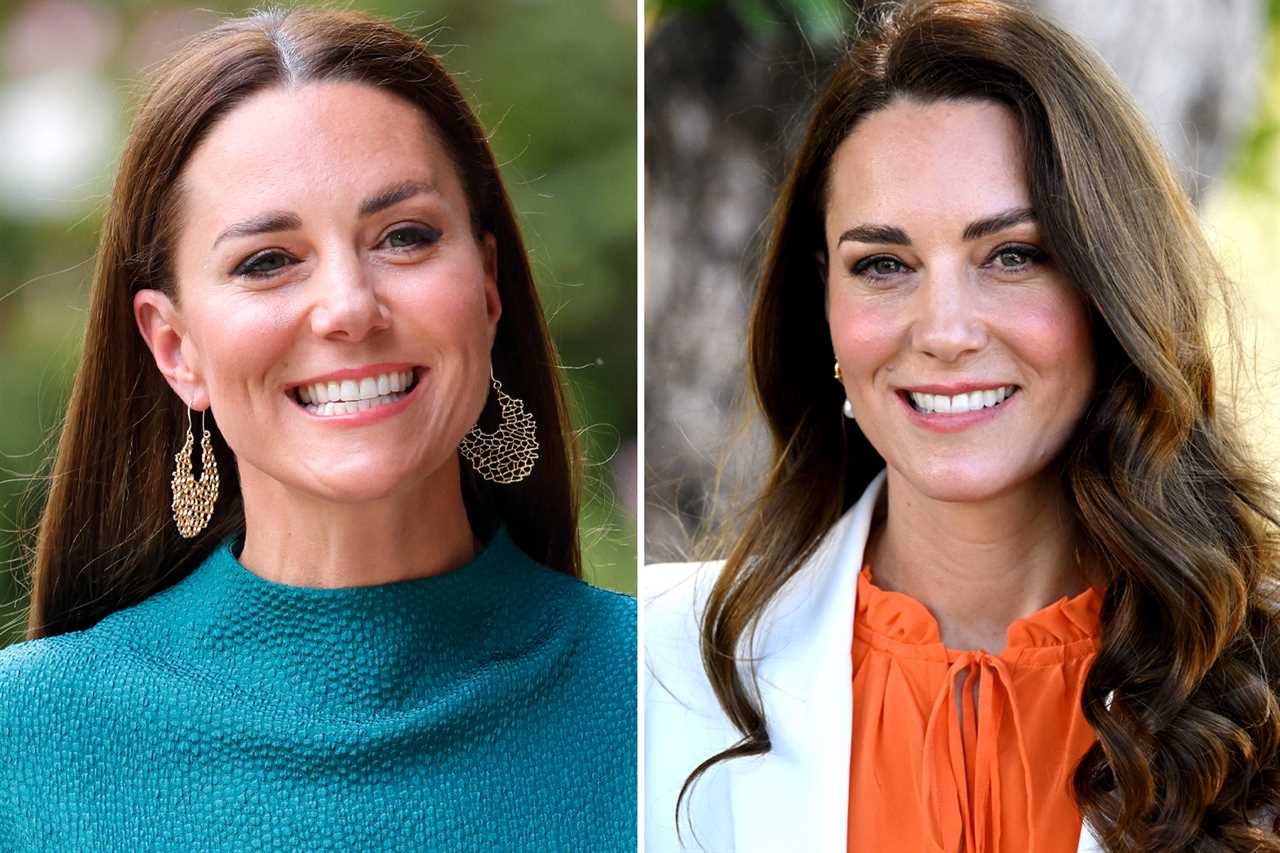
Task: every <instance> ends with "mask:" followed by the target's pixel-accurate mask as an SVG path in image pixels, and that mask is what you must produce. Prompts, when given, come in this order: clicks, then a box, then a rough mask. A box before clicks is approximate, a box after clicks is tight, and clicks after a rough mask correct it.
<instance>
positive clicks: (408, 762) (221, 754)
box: [0, 532, 636, 853]
mask: <svg viewBox="0 0 1280 853" xmlns="http://www.w3.org/2000/svg"><path fill="white" fill-rule="evenodd" d="M233 548H236V549H237V550H238V546H237V545H236V544H234V543H233V542H232V541H230V540H228V542H227V543H224V544H223V545H222V547H220V548H219V549H218V550H217V551H216V552H214V554H213V555H212V556H211V557H210V558H209V559H208V560H206V561H205V562H204V563H203V564H202V565H201V566H200V567H199V568H198V569H196V571H195V572H194V573H193V574H191V575H190V576H189V577H187V578H185V579H184V580H182V581H180V582H179V583H178V584H176V585H175V586H173V587H171V588H170V589H167V590H165V591H163V592H161V593H158V594H156V595H154V596H152V597H150V598H148V599H147V600H146V601H144V602H142V603H141V604H139V605H137V606H135V607H132V608H129V609H127V610H123V611H120V612H118V613H115V614H113V615H111V616H109V617H107V618H106V619H104V620H102V621H101V622H99V623H98V624H97V625H95V626H94V627H92V628H90V629H88V630H85V631H79V632H76V633H73V634H65V635H62V636H58V637H51V638H47V639H41V640H34V641H31V642H26V643H20V644H18V645H15V646H11V647H9V648H8V649H5V650H3V651H2V652H0V751H2V752H3V754H2V755H0V759H2V760H3V764H0V773H2V774H3V780H2V781H3V789H2V790H0V850H13V851H37V850H39V851H63V850H75V851H99V850H109V851H114V850H120V851H147V850H166V851H168V850H173V851H178V850H180V851H186V853H194V851H213V850H218V851H223V850H227V851H240V850H243V851H255V853H259V851H277V850H279V851H283V850H288V851H295V850H302V851H310V850H343V851H366V850H368V851H380V850H397V851H399V850H403V851H409V850H412V851H419V850H442V851H466V850H485V851H490V850H496V851H523V850H529V851H560V850H584V851H586V850H590V851H615V850H616V851H622V850H625V851H634V850H635V849H636V740H635V738H636V682H635V678H636V654H635V652H636V647H635V644H636V624H635V613H636V611H635V601H634V599H632V598H630V597H628V596H623V595H618V594H615V593H611V592H606V591H603V590H598V589H594V588H592V587H590V586H588V585H586V584H584V583H582V582H580V581H576V580H574V579H572V578H569V577H567V576H565V575H562V574H559V573H557V572H553V571H551V570H549V569H547V568H544V567H542V566H540V565H538V564H537V563H535V562H534V561H532V560H531V559H530V558H529V557H527V556H526V555H524V554H523V553H522V552H521V551H520V550H519V549H518V548H517V547H516V546H515V545H514V544H513V543H512V542H511V540H510V538H509V537H508V536H506V534H504V533H502V532H499V533H498V534H497V535H496V536H495V537H494V538H493V540H492V541H491V542H490V544H489V545H488V546H487V547H486V548H485V550H484V551H483V552H482V553H481V554H480V555H479V556H478V557H477V558H476V559H475V560H474V561H473V562H471V563H469V564H467V565H466V566H463V567H461V568H459V569H457V570H455V571H452V572H448V573H446V574H443V575H440V576H437V577H431V578H422V579H416V580H410V581H404V582H400V583H393V584H385V585H381V586H373V587H355V588H344V589H316V588H308V587H296V586H287V585H284V584H277V583H273V582H271V581H267V580H265V579H263V578H261V577H259V576H257V575H255V574H253V573H252V572H250V571H249V570H248V569H246V568H245V567H244V566H243V565H241V564H240V563H239V561H238V560H237V559H236V558H235V556H234V552H233Z"/></svg>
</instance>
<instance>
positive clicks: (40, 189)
mask: <svg viewBox="0 0 1280 853" xmlns="http://www.w3.org/2000/svg"><path fill="white" fill-rule="evenodd" d="M261 5H280V4H266V3H259V4H249V3H239V2H217V0H214V1H213V2H210V0H200V2H199V6H198V7H197V5H196V3H194V2H180V0H170V2H164V0H162V2H153V0H145V2H144V0H115V2H108V0H26V2H18V3H16V4H14V3H8V4H3V5H0V258H3V264H2V265H0V605H3V606H0V626H7V628H6V629H4V630H0V645H3V644H4V643H6V642H10V641H13V640H16V639H18V638H19V630H18V626H19V625H20V623H21V620H22V618H23V613H24V609H25V603H24V602H23V601H22V600H21V598H22V592H23V588H22V586H21V577H22V570H23V569H24V567H25V566H24V563H25V561H26V559H27V557H28V555H27V554H26V553H24V551H23V550H22V547H21V543H23V542H24V541H25V542H26V543H27V544H28V545H29V544H30V540H29V539H24V537H23V535H22V532H23V531H24V530H29V529H30V528H31V526H32V525H33V524H34V523H35V520H36V518H37V513H38V511H39V508H40V504H41V499H42V496H43V490H42V489H41V486H40V481H39V478H38V476H37V475H38V472H40V471H42V470H43V469H44V466H45V465H46V463H47V460H48V457H49V454H50V452H51V451H52V449H53V447H54V443H55V441H56V434H57V429H58V424H59V422H60V419H61V416H62V411H63V407H64V405H65V401H66V396H67V392H68V389H69V383H70V379H71V376H72V374H73V372H74V369H75V365H76V361H77V358H78V346H79V340H80V336H81V333H82V328H83V323H84V319H85V318H84V310H85V309H84V306H85V303H86V297H87V294H88V288H89V284H90V277H91V274H92V269H93V254H94V251H95V246H96V240H97V233H98V227H99V225H100V222H101V218H102V215H103V213H104V211H105V208H106V204H107V198H108V193H109V192H110V187H111V180H112V176H113V170H114V164H115V162H116V159H117V157H118V154H119V151H120V148H121V147H122V145H123V140H124V134H125V132H126V131H127V128H128V124H129V119H130V115H131V111H132V109H133V108H134V107H135V106H136V104H137V102H138V100H139V98H140V97H141V95H142V94H143V93H144V92H145V89H146V81H147V70H148V68H149V67H151V66H152V65H153V64H154V63H156V62H157V61H159V60H161V59H163V58H165V57H166V56H168V55H169V54H170V53H172V51H174V50H175V49H176V48H177V47H178V46H179V45H181V44H182V43H183V42H184V41H185V40H186V39H187V38H188V37H190V36H191V35H193V34H195V33H197V32H199V31H202V30H204V29H207V28H208V27H210V26H212V25H214V24H216V23H217V22H218V20H219V19H220V17H225V16H230V15H237V14H241V13H243V12H245V11H248V10H250V9H252V8H254V7H255V6H261ZM342 8H355V9H360V10H363V11H367V12H371V13H373V14H376V15H380V16H383V17H387V18H391V19H393V20H395V21H396V22H397V23H398V24H399V25H400V26H402V27H403V28H405V29H408V30H410V31H413V32H416V33H418V34H420V35H423V36H426V37H428V39H429V40H430V42H431V43H432V45H433V47H434V49H435V50H436V52H437V54H439V55H440V56H441V58H442V59H443V61H444V63H445V65H446V66H447V67H448V68H449V70H450V71H451V72H452V73H453V74H454V75H455V77H456V79H457V80H458V83H459V85H460V86H461V87H462V89H463V91H464V92H465V93H466V94H467V95H468V97H469V98H470V99H471V103H472V106H473V108H474V109H475V110H476V111H477V113H478V115H479V117H480V121H481V123H482V124H483V125H484V126H485V127H486V128H487V129H488V130H489V131H490V134H491V140H492V143H493V146H494V149H495V152H496V154H497V156H498V159H499V161H500V162H501V163H502V164H503V175H504V177H505V180H506V183H507V186H508V190H509V191H510V192H511V194H512V197H513V198H514V201H515V204H516V208H517V210H518V212H519V215H520V218H521V224H522V226H523V228H524V232H525V238H526V242H527V245H528V246H529V250H530V253H531V255H532V259H533V265H534V272H535V274H536V276H537V278H538V282H539V286H540V289H541V293H542V299H543V304H544V307H545V309H546V311H547V314H548V316H549V318H550V322H551V327H552V331H553V333H554V335H555V338H556V341H557V343H558V345H559V348H560V356H561V361H562V363H563V365H564V369H565V374H564V375H565V377H566V378H567V380H568V382H569V385H570V387H571V394H572V397H573V400H574V403H575V415H576V421H575V422H576V425H577V426H578V427H580V429H581V436H582V440H583V444H584V447H585V449H586V451H587V456H588V467H587V479H588V482H587V500H586V505H585V510H584V513H583V518H582V533H583V542H584V546H585V562H586V566H587V573H588V577H589V579H590V580H592V581H593V582H594V583H597V584H599V585H602V586H607V587H611V588H614V589H618V590H622V591H627V592H634V590H635V567H636V535H635V510H636V505H635V504H636V488H637V485H636V468H637V464H636V443H635V435H636V304H637V302H636V300H637V294H636V229H637V223H636V173H637V166H636V157H637V142H636V136H637V129H636V63H635V44H636V42H635V39H636V9H635V6H634V2H633V0H591V2H587V3H578V2H575V3H565V2H557V0H504V2H495V0H490V2H485V3H474V2H467V1H466V0H439V2H433V3H431V4H429V5H428V6H427V7H426V8H425V9H424V7H423V5H422V4H420V3H416V2H409V0H357V2H346V3H344V4H343V6H342ZM174 450H175V452H176V450H177V448H174Z"/></svg>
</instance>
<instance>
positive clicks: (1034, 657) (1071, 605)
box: [854, 565, 1103, 662]
mask: <svg viewBox="0 0 1280 853" xmlns="http://www.w3.org/2000/svg"><path fill="white" fill-rule="evenodd" d="M1102 598H1103V590H1102V589H1101V588H1100V587H1096V586H1091V587H1087V588H1086V589H1085V590H1084V591H1083V592H1080V593H1078V594H1076V595H1074V596H1070V597H1068V596H1065V595H1064V596H1061V597H1060V598H1058V600H1056V601H1053V602H1051V603H1049V604H1047V605H1045V606H1044V607H1042V608H1040V609H1039V610H1037V611H1036V612H1034V613H1031V614H1029V615H1027V616H1024V617H1022V618H1020V619H1015V620H1014V621H1013V622H1011V623H1009V627H1008V629H1007V630H1006V632H1005V636H1006V643H1005V648H1004V650H1003V651H1002V652H1001V653H1000V654H999V655H995V657H1001V658H1004V659H1006V660H1007V661H1009V662H1014V661H1018V660H1022V661H1040V660H1042V659H1045V658H1046V656H1048V659H1053V660H1060V659H1062V656H1063V655H1073V654H1076V655H1087V654H1092V653H1094V647H1095V646H1096V644H1097V641H1098V636H1099V633H1100V621H1099V619H1100V613H1101V609H1102ZM854 619H855V623H856V625H857V627H858V628H861V629H863V630H864V631H869V632H870V633H871V634H874V635H876V636H878V637H879V638H881V639H882V640H884V641H888V642H890V643H892V644H894V645H895V646H898V647H899V650H905V647H911V646H915V647H917V648H918V650H919V651H920V653H922V654H924V655H926V656H929V657H935V656H938V655H939V654H941V655H942V656H943V657H944V659H949V660H954V659H955V658H957V657H959V656H961V655H963V654H965V653H966V652H968V651H971V650H967V649H952V648H950V647H947V646H944V645H943V643H942V631H941V628H940V627H939V626H938V621H937V619H935V618H934V616H933V614H932V613H930V612H929V609H928V608H927V607H925V606H924V604H922V603H921V602H920V601H918V600H917V599H915V598H914V597H912V596H910V595H907V594H906V593H903V592H894V591H890V590H885V589H881V588H880V587H878V586H876V584H875V581H874V579H873V575H872V572H871V566H870V565H864V566H863V567H862V571H861V572H859V574H858V599H857V608H856V613H855V616H854Z"/></svg>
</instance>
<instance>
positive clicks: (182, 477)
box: [173, 408, 218, 539]
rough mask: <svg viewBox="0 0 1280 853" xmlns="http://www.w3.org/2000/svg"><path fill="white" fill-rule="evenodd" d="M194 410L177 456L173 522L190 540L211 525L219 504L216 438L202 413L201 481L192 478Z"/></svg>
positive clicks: (182, 534)
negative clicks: (216, 505)
mask: <svg viewBox="0 0 1280 853" xmlns="http://www.w3.org/2000/svg"><path fill="white" fill-rule="evenodd" d="M191 428H192V424H191V409H190V408H188V409H187V440H186V441H185V442H183V444H182V449H181V450H179V451H178V452H177V453H175V454H174V456H173V461H174V462H176V463H177V467H175V468H174V470H173V520H174V522H175V523H177V525H178V533H179V535H181V536H182V538H183V539H190V538H191V537H193V536H195V535H196V534H197V533H199V532H200V531H201V530H204V528H205V525H207V524H208V523H209V519H210V518H211V517H212V516H213V505H214V504H215V503H217V501H218V460H217V459H215V458H214V456H213V437H212V436H210V435H209V430H207V429H205V426H204V412H201V413H200V431H201V432H202V433H203V436H202V437H201V439H200V479H199V480H197V479H196V478H195V477H193V476H192V475H191V451H192V448H193V447H194V445H195V437H194V436H193V435H192V432H191Z"/></svg>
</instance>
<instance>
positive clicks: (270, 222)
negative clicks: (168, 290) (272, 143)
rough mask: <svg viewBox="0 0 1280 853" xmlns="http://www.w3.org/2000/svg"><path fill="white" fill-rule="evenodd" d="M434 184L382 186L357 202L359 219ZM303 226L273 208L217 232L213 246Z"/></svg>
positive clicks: (294, 217) (293, 215)
mask: <svg viewBox="0 0 1280 853" xmlns="http://www.w3.org/2000/svg"><path fill="white" fill-rule="evenodd" d="M435 192H436V188H435V187H434V186H433V185H432V184H430V183H427V182H426V181H401V182H399V183H396V184H391V185H390V186H388V187H384V188H383V189H381V190H378V192H376V193H374V194H373V195H371V196H369V197H368V198H366V199H365V200H364V201H362V202H360V208H359V210H358V211H357V212H358V215H359V216H360V218H361V219H364V218H365V217H367V216H373V215H374V214H375V213H381V212H382V211H384V210H386V209H387V208H389V207H393V206H394V205H397V204H399V203H400V202H402V201H405V200H406V199H410V198H413V197H414V196H418V195H434V194H435ZM301 227H302V218H301V217H299V216H298V214H296V213H294V212H293V211H291V210H272V211H268V212H266V213H263V214H259V215H258V216H254V217H251V218H249V219H246V220H244V221H242V222H237V223H236V224H234V225H232V226H231V227H229V228H227V229H226V230H225V231H223V232H222V233H221V234H219V235H218V239H216V240H214V241H213V248H215V249H216V248H217V247H218V244H219V243H221V242H222V241H223V240H226V239H229V238H232V237H251V236H253V235H255V234H270V233H273V232H276V231H292V230H295V229H298V228H301Z"/></svg>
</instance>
